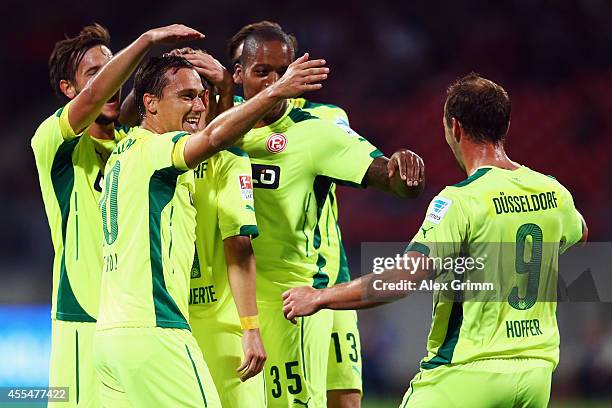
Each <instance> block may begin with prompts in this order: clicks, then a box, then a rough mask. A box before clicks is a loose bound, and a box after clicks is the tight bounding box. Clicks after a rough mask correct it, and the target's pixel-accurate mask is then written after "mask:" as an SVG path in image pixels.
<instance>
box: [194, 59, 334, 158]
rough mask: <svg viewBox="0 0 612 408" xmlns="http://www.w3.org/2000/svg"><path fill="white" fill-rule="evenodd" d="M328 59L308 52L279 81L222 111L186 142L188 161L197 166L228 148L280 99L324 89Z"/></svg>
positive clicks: (290, 66)
mask: <svg viewBox="0 0 612 408" xmlns="http://www.w3.org/2000/svg"><path fill="white" fill-rule="evenodd" d="M324 65H325V60H312V61H309V59H308V54H304V55H303V56H302V57H300V58H298V59H297V60H295V61H294V62H293V63H292V64H291V65H289V68H288V69H287V72H285V74H284V75H283V76H282V77H281V79H280V80H278V82H276V83H274V84H273V85H271V86H270V87H268V88H266V89H265V90H263V91H262V92H260V93H259V94H257V95H256V96H255V97H253V98H251V99H249V100H248V101H247V102H245V103H243V104H241V105H239V106H235V107H234V108H232V109H230V110H228V111H226V112H224V113H222V114H221V115H220V116H218V117H217V118H216V119H215V120H213V121H212V122H211V123H210V124H208V125H207V126H206V128H205V129H204V130H202V131H200V132H197V133H195V134H193V135H192V136H190V137H189V139H188V140H187V142H186V144H185V154H184V157H185V163H186V164H187V166H189V167H190V168H195V167H196V166H197V165H198V164H200V163H201V162H202V161H204V160H206V159H207V158H209V157H210V156H212V155H214V154H215V153H217V152H219V151H221V150H224V149H227V148H228V147H230V146H232V145H233V144H234V143H236V142H237V141H238V139H239V138H241V137H242V136H243V135H244V134H246V133H247V132H248V131H249V130H251V128H252V127H253V126H255V124H256V123H257V121H259V120H260V119H261V118H262V117H263V116H264V115H265V114H266V113H267V112H268V111H269V110H270V109H272V107H274V105H276V103H278V102H280V101H281V100H283V99H287V98H292V97H295V96H298V95H300V94H302V93H303V92H306V91H313V90H317V89H321V87H322V85H321V84H320V83H319V82H321V81H323V80H325V79H326V78H327V72H329V70H328V68H325V67H324Z"/></svg>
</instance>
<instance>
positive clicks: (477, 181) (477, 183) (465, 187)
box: [440, 167, 492, 199]
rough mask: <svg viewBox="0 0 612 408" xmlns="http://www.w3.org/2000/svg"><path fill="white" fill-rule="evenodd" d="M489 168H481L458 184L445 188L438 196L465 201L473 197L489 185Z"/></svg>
mask: <svg viewBox="0 0 612 408" xmlns="http://www.w3.org/2000/svg"><path fill="white" fill-rule="evenodd" d="M491 170H492V168H491V167H483V168H480V169H478V170H476V171H475V172H474V173H472V174H471V175H470V176H468V177H467V178H466V179H464V180H461V181H459V182H458V183H455V184H452V185H448V186H446V187H445V188H444V189H443V190H442V191H441V192H440V194H444V195H445V196H448V197H455V198H456V199H461V198H463V199H466V198H467V197H469V196H473V195H475V194H477V193H478V192H480V191H481V190H482V189H483V188H487V187H488V186H490V185H491V183H490V181H491V180H490V176H491V175H490V171H491Z"/></svg>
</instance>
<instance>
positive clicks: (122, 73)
mask: <svg viewBox="0 0 612 408" xmlns="http://www.w3.org/2000/svg"><path fill="white" fill-rule="evenodd" d="M203 37H204V35H203V34H202V33H200V32H198V31H196V30H193V29H191V28H189V27H185V26H182V25H179V24H174V25H172V26H168V27H161V28H157V29H153V30H149V31H147V32H146V33H144V34H142V35H141V36H140V37H138V39H136V41H134V42H133V43H131V44H130V45H129V46H127V47H126V48H125V49H123V50H122V51H121V52H119V53H118V54H117V55H115V56H114V57H113V58H112V59H111V60H110V61H109V62H108V64H106V65H105V66H104V67H103V68H102V69H101V70H100V71H99V72H98V73H97V74H96V76H95V77H94V79H93V80H92V81H91V82H90V83H89V84H88V85H87V86H86V87H85V88H84V89H83V90H82V91H81V92H80V93H79V94H78V95H77V96H76V97H75V98H74V102H73V103H72V104H71V106H70V111H69V112H68V120H69V122H70V126H71V127H72V129H73V130H74V131H75V133H80V132H81V131H83V130H84V129H85V128H86V127H87V126H89V125H90V124H92V123H93V121H94V120H95V119H96V117H98V115H99V114H100V111H101V110H102V107H103V106H104V104H105V103H106V102H107V101H108V100H109V99H110V97H111V96H113V95H114V94H115V93H116V92H117V91H118V90H119V88H120V87H121V85H123V83H124V82H125V81H126V80H127V79H128V78H129V76H130V75H131V74H132V72H133V71H134V70H135V69H136V67H137V66H138V63H139V62H140V60H141V59H142V57H144V55H145V54H146V53H147V51H148V50H149V49H150V48H151V47H152V46H153V45H154V44H158V43H163V42H176V41H182V40H190V39H198V38H203Z"/></svg>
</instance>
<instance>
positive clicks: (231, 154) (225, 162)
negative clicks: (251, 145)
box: [208, 146, 251, 169]
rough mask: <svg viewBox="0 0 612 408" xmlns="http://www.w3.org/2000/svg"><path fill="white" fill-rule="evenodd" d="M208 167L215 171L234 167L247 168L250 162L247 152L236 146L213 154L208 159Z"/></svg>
mask: <svg viewBox="0 0 612 408" xmlns="http://www.w3.org/2000/svg"><path fill="white" fill-rule="evenodd" d="M208 163H209V164H208V165H209V166H211V167H214V168H216V169H221V168H226V167H227V168H231V167H234V166H243V167H244V166H249V167H250V165H251V161H250V159H249V155H248V153H247V152H245V151H244V150H242V149H241V148H239V147H237V146H231V147H229V148H227V149H226V150H221V151H220V152H218V153H216V154H214V155H213V156H211V157H210V158H209V159H208Z"/></svg>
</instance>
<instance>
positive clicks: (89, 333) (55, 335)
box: [49, 319, 101, 408]
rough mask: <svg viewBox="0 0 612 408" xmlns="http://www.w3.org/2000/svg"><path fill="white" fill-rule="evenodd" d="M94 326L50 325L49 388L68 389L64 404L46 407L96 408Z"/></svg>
mask: <svg viewBox="0 0 612 408" xmlns="http://www.w3.org/2000/svg"><path fill="white" fill-rule="evenodd" d="M95 331H96V324H95V323H85V322H66V321H63V320H55V319H53V320H52V321H51V360H50V364H49V386H50V387H68V402H50V403H49V407H58V408H59V407H66V408H68V407H76V406H77V404H78V406H79V407H86V408H97V407H100V406H101V404H100V396H99V384H100V382H99V381H98V377H97V376H96V370H95V367H94V362H93V338H94V333H95Z"/></svg>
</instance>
